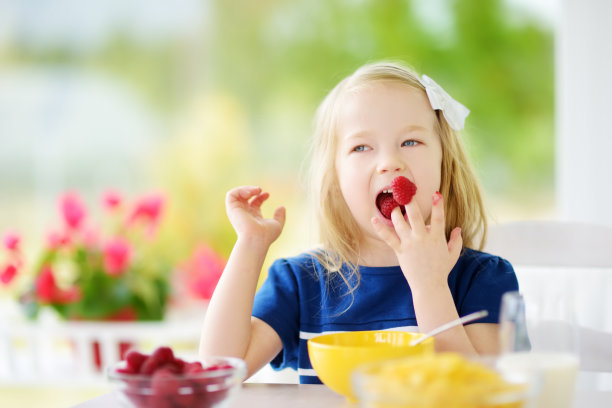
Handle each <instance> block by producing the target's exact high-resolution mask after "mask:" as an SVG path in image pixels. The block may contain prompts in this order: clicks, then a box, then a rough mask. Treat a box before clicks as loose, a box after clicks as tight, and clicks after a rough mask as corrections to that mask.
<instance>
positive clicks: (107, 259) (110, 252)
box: [104, 238, 132, 276]
mask: <svg viewBox="0 0 612 408" xmlns="http://www.w3.org/2000/svg"><path fill="white" fill-rule="evenodd" d="M131 252H132V249H131V247H130V244H129V243H128V242H127V241H126V240H124V239H122V238H115V239H113V240H111V241H109V242H107V243H106V245H105V246H104V269H105V270H106V272H107V273H108V274H109V275H113V276H117V275H120V274H121V273H123V272H124V271H125V270H126V269H127V268H128V266H129V264H130V258H131Z"/></svg>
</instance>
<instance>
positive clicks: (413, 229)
mask: <svg viewBox="0 0 612 408" xmlns="http://www.w3.org/2000/svg"><path fill="white" fill-rule="evenodd" d="M405 208H406V215H407V217H408V222H407V221H406V220H405V219H404V217H403V215H402V213H401V210H400V208H399V207H397V208H395V209H393V212H392V213H391V220H392V221H393V227H387V226H385V225H383V224H382V223H381V222H380V221H379V220H378V219H376V218H373V219H372V224H373V226H374V229H375V231H376V232H377V233H378V235H379V236H380V237H381V238H382V239H383V240H384V241H385V242H386V243H387V244H388V245H389V246H390V247H391V248H392V249H393V250H394V251H395V254H396V255H397V259H398V262H399V264H400V266H401V268H402V271H403V272H404V275H405V276H406V280H407V281H408V284H409V285H410V287H411V289H412V290H413V292H414V291H420V290H425V291H427V290H430V289H433V288H439V287H447V286H448V283H447V279H448V275H449V273H450V271H451V269H452V268H453V266H454V265H455V263H457V259H459V254H460V252H461V247H462V244H463V240H462V238H461V229H460V228H455V229H453V231H452V232H451V235H450V240H449V241H448V242H447V241H446V236H445V233H444V225H445V224H444V205H443V202H442V196H441V195H440V193H438V192H436V193H435V194H434V196H433V199H432V209H431V217H430V218H431V222H430V225H425V220H424V219H423V216H422V214H421V210H420V209H419V206H418V203H417V202H416V200H412V201H410V202H409V203H408V204H407V205H406V206H405Z"/></svg>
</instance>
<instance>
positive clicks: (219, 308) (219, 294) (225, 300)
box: [200, 239, 268, 358]
mask: <svg viewBox="0 0 612 408" xmlns="http://www.w3.org/2000/svg"><path fill="white" fill-rule="evenodd" d="M267 251H268V244H263V243H261V242H258V241H257V240H245V239H239V240H238V241H237V242H236V244H235V245H234V248H233V250H232V253H231V255H230V257H229V259H228V262H227V265H226V267H225V269H224V271H223V274H222V275H221V279H219V283H218V284H217V287H216V289H215V291H214V293H213V296H212V298H211V300H210V303H209V305H208V309H207V311H206V316H205V318H204V325H203V328H202V336H201V339H200V355H201V356H210V355H225V356H236V357H240V358H244V356H245V354H246V350H247V349H248V345H249V341H250V336H251V312H252V309H253V299H254V297H255V291H256V289H257V282H258V279H259V275H260V273H261V269H262V266H263V262H264V259H265V257H266V253H267Z"/></svg>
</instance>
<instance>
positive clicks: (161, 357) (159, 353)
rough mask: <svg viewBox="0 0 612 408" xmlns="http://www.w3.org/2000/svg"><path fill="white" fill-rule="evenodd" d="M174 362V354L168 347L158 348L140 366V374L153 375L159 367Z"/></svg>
mask: <svg viewBox="0 0 612 408" xmlns="http://www.w3.org/2000/svg"><path fill="white" fill-rule="evenodd" d="M173 361H174V353H173V352H172V349H171V348H170V347H159V348H157V349H156V350H155V351H154V352H153V354H151V355H150V356H148V357H147V359H146V360H145V361H144V362H143V363H142V365H141V366H140V374H146V375H149V374H153V372H154V371H155V370H156V369H157V368H158V367H160V366H162V365H164V364H166V363H171V362H173Z"/></svg>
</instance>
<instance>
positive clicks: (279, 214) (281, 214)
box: [274, 207, 286, 228]
mask: <svg viewBox="0 0 612 408" xmlns="http://www.w3.org/2000/svg"><path fill="white" fill-rule="evenodd" d="M285 218H286V210H285V207H278V208H277V209H276V210H274V219H275V220H276V221H277V222H278V223H279V224H280V226H281V228H282V227H283V226H284V225H285Z"/></svg>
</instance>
